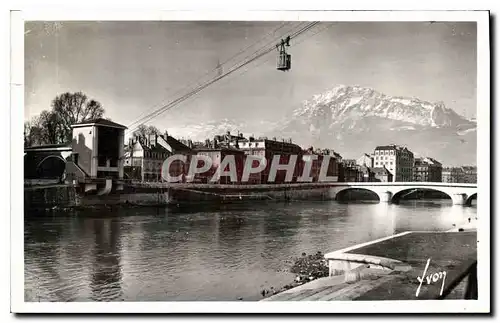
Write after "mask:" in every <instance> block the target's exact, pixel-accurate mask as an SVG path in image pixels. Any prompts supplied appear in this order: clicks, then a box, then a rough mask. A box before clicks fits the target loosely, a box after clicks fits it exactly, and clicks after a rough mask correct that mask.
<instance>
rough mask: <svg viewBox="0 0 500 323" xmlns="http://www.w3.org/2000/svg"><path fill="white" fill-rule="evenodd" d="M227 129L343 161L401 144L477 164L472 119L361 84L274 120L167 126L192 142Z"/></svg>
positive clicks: (446, 162) (335, 91)
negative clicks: (332, 153)
mask: <svg viewBox="0 0 500 323" xmlns="http://www.w3.org/2000/svg"><path fill="white" fill-rule="evenodd" d="M227 131H230V132H231V133H233V134H236V133H237V132H238V131H239V132H241V133H243V134H244V135H245V136H247V137H248V136H250V135H255V136H256V137H259V136H268V137H277V138H292V139H293V141H294V142H296V143H297V144H299V145H301V146H302V147H304V148H305V147H310V146H314V147H319V148H333V149H334V150H336V151H338V152H339V153H340V154H341V155H343V156H344V157H346V158H356V157H359V156H361V154H363V153H365V152H367V153H370V152H373V150H374V149H375V147H376V146H377V145H386V144H399V145H406V146H407V147H408V148H409V149H410V150H411V151H413V152H414V154H415V155H417V156H418V155H420V156H429V157H433V158H435V159H437V160H438V161H440V162H442V163H443V164H444V165H466V164H469V165H470V164H476V122H475V120H468V119H466V118H465V117H463V116H461V115H459V114H458V113H456V112H455V111H454V110H452V109H450V108H447V107H446V106H445V105H444V104H443V103H442V102H438V103H431V102H427V101H423V100H420V99H417V98H406V97H396V96H389V95H386V94H382V93H380V92H377V91H375V90H373V89H369V88H363V87H359V86H343V85H340V86H337V87H335V88H333V89H331V90H329V91H325V92H324V93H322V94H318V95H315V96H313V97H312V98H311V99H310V100H307V101H304V102H303V103H302V104H301V106H299V107H298V108H297V109H295V110H293V111H291V113H289V114H288V115H286V116H285V117H284V118H283V120H280V121H278V122H273V121H260V122H256V123H248V122H245V121H238V120H233V119H222V120H214V121H207V122H202V123H194V124H187V125H184V126H182V127H169V128H168V132H169V133H170V134H171V135H173V136H175V137H177V138H190V139H192V140H195V141H197V140H199V141H203V140H205V139H207V138H213V137H214V136H215V135H219V134H224V133H226V132H227Z"/></svg>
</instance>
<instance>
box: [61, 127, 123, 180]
mask: <svg viewBox="0 0 500 323" xmlns="http://www.w3.org/2000/svg"><path fill="white" fill-rule="evenodd" d="M71 127H72V129H73V140H72V143H71V148H72V158H71V160H72V166H74V167H73V168H71V170H70V173H71V174H72V176H75V177H77V178H78V179H83V178H88V177H90V178H112V179H123V174H124V159H123V156H124V144H123V142H124V135H125V129H127V127H125V126H123V125H120V124H118V123H115V122H112V121H110V120H106V119H95V120H88V121H85V122H82V123H79V124H74V125H72V126H71ZM75 179H76V178H75Z"/></svg>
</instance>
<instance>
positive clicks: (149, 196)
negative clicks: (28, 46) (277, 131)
mask: <svg viewBox="0 0 500 323" xmlns="http://www.w3.org/2000/svg"><path fill="white" fill-rule="evenodd" d="M334 198H335V197H334V196H331V194H330V190H329V188H328V186H327V185H312V184H288V185H287V184H283V185H280V184H276V185H237V186H236V185H234V186H232V185H209V184H195V185H189V184H186V185H175V186H172V187H166V186H161V185H154V184H137V185H124V187H123V190H120V191H112V192H111V193H109V194H107V195H97V194H96V193H95V192H82V191H81V190H79V189H78V187H75V186H73V185H47V186H31V187H25V189H24V206H25V209H33V208H34V209H40V208H52V207H56V206H57V207H60V208H72V207H94V206H100V205H132V206H168V205H174V206H183V205H190V206H192V205H197V204H198V205H203V204H206V203H210V204H232V203H245V202H252V201H268V202H272V201H298V200H329V199H334Z"/></svg>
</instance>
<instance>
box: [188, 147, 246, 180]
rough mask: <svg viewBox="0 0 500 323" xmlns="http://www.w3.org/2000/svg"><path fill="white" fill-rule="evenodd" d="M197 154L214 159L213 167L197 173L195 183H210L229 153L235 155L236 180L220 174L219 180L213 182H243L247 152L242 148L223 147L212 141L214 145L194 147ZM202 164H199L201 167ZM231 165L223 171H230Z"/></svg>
mask: <svg viewBox="0 0 500 323" xmlns="http://www.w3.org/2000/svg"><path fill="white" fill-rule="evenodd" d="M194 152H195V153H196V155H203V156H208V157H209V158H210V159H211V160H212V167H211V168H210V169H209V170H208V171H206V172H203V173H200V174H196V175H195V177H194V178H193V179H192V181H193V182H195V183H209V182H210V180H211V179H212V178H213V177H214V175H215V174H216V172H217V170H218V168H219V167H220V165H221V162H222V161H223V160H224V158H226V157H227V156H229V155H232V156H234V161H235V166H236V176H237V178H236V182H233V181H232V180H231V177H230V176H220V177H219V179H218V180H217V181H214V182H211V183H213V184H232V183H234V184H236V183H240V182H241V177H242V174H243V168H244V165H245V153H244V152H243V151H241V150H238V149H235V148H232V147H223V146H220V145H219V146H216V145H214V143H213V142H212V145H209V147H198V148H195V149H194ZM199 163H203V161H199ZM201 166H202V165H198V167H201ZM228 167H229V165H228V166H227V167H226V168H225V169H223V170H222V169H221V171H228V170H229V169H228Z"/></svg>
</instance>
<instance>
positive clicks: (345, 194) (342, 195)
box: [335, 187, 380, 202]
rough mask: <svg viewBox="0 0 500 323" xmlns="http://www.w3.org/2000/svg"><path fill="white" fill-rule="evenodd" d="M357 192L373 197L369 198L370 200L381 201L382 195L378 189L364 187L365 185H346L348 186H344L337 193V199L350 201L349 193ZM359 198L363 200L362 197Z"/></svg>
mask: <svg viewBox="0 0 500 323" xmlns="http://www.w3.org/2000/svg"><path fill="white" fill-rule="evenodd" d="M355 192H356V193H358V194H361V195H364V196H365V197H371V199H369V200H373V201H378V202H380V196H379V194H378V193H377V192H376V191H374V190H372V189H370V188H364V187H346V188H343V189H341V190H340V191H338V192H337V194H335V200H337V201H349V199H350V196H349V195H350V194H352V193H355ZM358 200H361V199H358Z"/></svg>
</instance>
